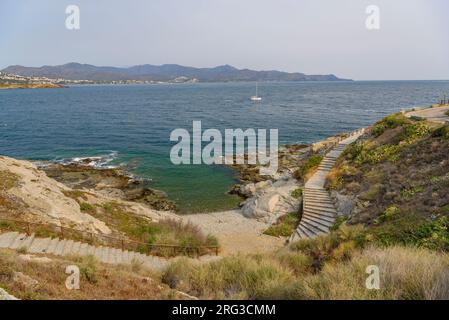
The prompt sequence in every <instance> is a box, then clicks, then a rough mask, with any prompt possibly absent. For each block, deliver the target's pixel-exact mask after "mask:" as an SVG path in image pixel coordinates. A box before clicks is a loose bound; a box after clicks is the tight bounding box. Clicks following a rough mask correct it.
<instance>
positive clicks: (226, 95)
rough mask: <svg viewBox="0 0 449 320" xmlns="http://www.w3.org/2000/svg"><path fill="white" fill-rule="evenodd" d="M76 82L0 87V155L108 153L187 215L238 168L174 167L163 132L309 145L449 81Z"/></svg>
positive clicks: (229, 200) (425, 96) (217, 200)
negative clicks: (255, 135) (268, 136)
mask: <svg viewBox="0 0 449 320" xmlns="http://www.w3.org/2000/svg"><path fill="white" fill-rule="evenodd" d="M254 90H255V85H254V83H213V84H177V85H130V86H78V87H70V88H67V89H34V90H33V89H25V90H0V154H2V155H7V156H11V157H17V158H23V159H35V160H57V159H64V158H72V157H84V156H98V155H109V154H110V155H111V156H112V157H113V159H114V160H113V162H112V163H114V164H123V163H130V162H131V163H133V164H137V165H135V166H134V167H133V168H134V169H133V172H134V173H136V174H138V175H140V176H142V177H144V178H148V179H151V180H152V182H151V186H152V187H154V188H158V189H162V190H164V191H166V192H167V193H168V195H169V197H170V198H172V199H174V200H176V201H177V202H178V204H179V205H180V207H181V208H182V209H183V210H184V211H194V212H198V211H206V210H220V209H227V208H232V207H234V206H235V205H236V203H237V201H238V199H236V198H235V197H233V196H230V195H226V194H225V193H226V191H227V190H228V189H229V187H230V186H231V185H232V184H234V183H235V181H236V180H235V173H234V172H233V171H231V170H229V169H227V168H224V167H220V166H206V165H190V166H174V165H172V164H171V162H170V159H169V152H170V148H171V146H173V144H174V143H172V142H170V140H169V137H170V132H171V131H172V130H173V129H176V128H185V129H187V130H189V131H191V130H192V121H193V120H201V121H202V125H203V130H205V129H208V128H217V129H220V130H221V131H222V132H224V129H225V128H242V129H247V128H265V129H270V128H277V129H279V139H280V142H281V143H294V142H298V143H302V142H313V141H316V140H319V139H322V138H325V137H327V136H330V135H333V134H335V133H338V132H342V131H349V130H353V129H356V128H359V127H362V126H367V125H369V124H371V123H373V122H374V121H376V120H378V119H380V118H382V117H383V116H385V115H387V114H390V113H392V112H396V111H400V110H401V109H403V108H410V107H412V106H417V105H429V104H430V103H433V102H436V101H438V99H439V98H440V97H441V96H442V95H443V94H447V93H449V82H448V81H434V82H433V81H410V82H401V81H385V82H320V83H317V82H297V83H260V84H259V95H261V96H262V97H263V101H262V102H261V103H253V102H251V101H250V100H249V97H250V96H251V95H253V94H254Z"/></svg>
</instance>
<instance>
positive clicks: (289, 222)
mask: <svg viewBox="0 0 449 320" xmlns="http://www.w3.org/2000/svg"><path fill="white" fill-rule="evenodd" d="M300 220H301V216H300V214H299V213H298V212H292V213H287V214H286V215H283V216H281V217H280V218H279V219H278V221H277V223H275V224H273V225H271V226H270V227H269V228H268V229H267V230H265V231H264V234H266V235H269V236H273V237H290V236H291V235H292V233H293V232H294V231H295V229H296V227H297V226H298V224H299V221H300Z"/></svg>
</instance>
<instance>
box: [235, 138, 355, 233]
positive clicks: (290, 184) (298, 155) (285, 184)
mask: <svg viewBox="0 0 449 320" xmlns="http://www.w3.org/2000/svg"><path fill="white" fill-rule="evenodd" d="M346 136H347V134H346V133H344V134H337V135H335V136H331V137H329V138H327V139H325V140H322V141H318V142H316V143H313V144H310V145H308V144H289V145H284V146H282V147H281V148H280V150H279V169H278V172H277V173H276V174H275V175H273V176H261V175H259V169H260V166H258V165H247V164H244V165H231V167H232V168H233V169H234V170H236V171H237V172H238V173H239V180H240V183H239V184H236V185H234V186H233V187H232V188H231V190H230V191H229V193H231V194H237V195H239V196H241V197H242V198H243V199H244V201H242V203H241V204H240V211H241V213H242V214H243V215H244V216H245V217H247V218H253V219H257V220H259V221H262V222H265V223H266V224H268V225H272V224H276V223H277V222H278V220H279V218H280V217H282V216H284V215H286V214H289V213H292V212H295V213H296V212H299V211H300V209H301V203H302V195H301V191H302V188H303V187H304V181H302V180H301V179H299V180H298V179H297V175H296V174H295V173H296V171H297V169H298V168H299V167H300V166H301V165H302V164H304V163H305V162H306V161H307V159H309V158H310V157H311V156H313V155H324V154H326V153H327V152H328V151H329V150H330V149H331V148H333V147H334V146H335V145H336V144H338V141H340V140H341V138H344V137H346Z"/></svg>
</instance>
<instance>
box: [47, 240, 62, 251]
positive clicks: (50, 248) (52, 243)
mask: <svg viewBox="0 0 449 320" xmlns="http://www.w3.org/2000/svg"><path fill="white" fill-rule="evenodd" d="M58 244H59V239H58V238H54V239H51V241H50V243H49V245H48V247H47V249H46V250H45V252H46V253H50V254H54V253H55V252H56V247H57V246H58Z"/></svg>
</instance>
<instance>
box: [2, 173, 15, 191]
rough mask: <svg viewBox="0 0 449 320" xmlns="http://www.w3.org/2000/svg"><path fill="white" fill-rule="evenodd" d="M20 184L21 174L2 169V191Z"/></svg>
mask: <svg viewBox="0 0 449 320" xmlns="http://www.w3.org/2000/svg"><path fill="white" fill-rule="evenodd" d="M18 184H19V176H18V175H16V174H14V173H12V172H10V171H6V170H0V191H8V190H9V189H12V188H14V187H15V186H17V185H18Z"/></svg>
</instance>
